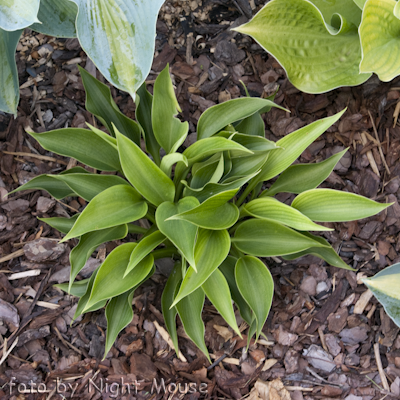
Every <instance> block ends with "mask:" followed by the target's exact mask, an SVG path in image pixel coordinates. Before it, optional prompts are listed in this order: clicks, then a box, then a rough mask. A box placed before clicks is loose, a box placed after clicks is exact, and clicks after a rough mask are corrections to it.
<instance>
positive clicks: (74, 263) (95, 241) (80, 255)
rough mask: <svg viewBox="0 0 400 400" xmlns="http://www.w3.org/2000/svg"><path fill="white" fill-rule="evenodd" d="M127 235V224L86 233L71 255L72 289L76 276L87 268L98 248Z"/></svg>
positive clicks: (70, 280) (70, 279)
mask: <svg viewBox="0 0 400 400" xmlns="http://www.w3.org/2000/svg"><path fill="white" fill-rule="evenodd" d="M127 234H128V227H127V225H126V224H125V225H119V226H114V227H112V228H107V229H102V230H100V231H94V232H89V233H85V234H84V235H82V236H81V238H80V240H79V243H78V245H77V246H75V247H74V248H73V249H72V250H71V253H70V255H69V262H70V264H71V272H70V278H69V282H70V287H71V285H72V282H73V281H74V279H75V278H76V276H77V275H78V274H79V272H80V271H81V269H82V268H83V267H84V266H85V264H86V261H87V260H88V259H89V257H90V256H91V255H92V253H93V252H94V251H95V250H96V249H97V247H99V246H100V245H101V244H103V243H106V242H111V241H113V240H118V239H123V238H124V237H125V236H126V235H127Z"/></svg>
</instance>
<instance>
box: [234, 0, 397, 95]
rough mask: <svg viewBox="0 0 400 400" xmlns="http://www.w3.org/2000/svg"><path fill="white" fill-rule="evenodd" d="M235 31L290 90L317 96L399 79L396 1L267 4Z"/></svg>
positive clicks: (275, 0) (297, 0) (314, 0)
mask: <svg viewBox="0 0 400 400" xmlns="http://www.w3.org/2000/svg"><path fill="white" fill-rule="evenodd" d="M236 30H237V31H239V32H242V33H245V34H248V35H250V36H252V37H253V38H254V39H255V40H256V41H257V42H258V43H259V44H260V45H261V46H262V47H263V48H264V49H265V50H266V51H268V52H269V53H271V54H272V55H273V56H274V57H275V58H276V59H277V60H278V61H279V62H280V64H281V65H282V67H283V68H284V69H285V70H286V72H287V75H288V78H289V80H290V81H291V82H292V83H293V85H294V86H296V87H297V88H299V89H300V90H302V91H304V92H308V93H322V92H326V91H329V90H332V89H334V88H337V87H339V86H355V85H359V84H360V83H363V82H365V81H366V80H367V79H368V78H369V77H370V76H371V73H373V72H374V73H376V74H377V75H378V77H379V79H381V80H382V81H385V82H387V81H390V80H392V79H393V78H394V77H396V76H398V75H400V6H399V2H397V1H396V0H367V1H365V0H335V1H327V0H272V1H270V2H268V3H267V4H266V5H265V6H264V7H263V8H262V9H261V10H260V12H259V13H258V14H257V15H256V16H255V17H254V18H253V19H252V20H251V21H250V22H248V23H247V24H245V25H242V26H240V27H239V28H236Z"/></svg>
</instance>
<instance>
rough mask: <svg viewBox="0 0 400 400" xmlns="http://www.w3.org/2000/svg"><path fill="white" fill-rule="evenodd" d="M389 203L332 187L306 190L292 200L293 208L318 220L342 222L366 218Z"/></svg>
mask: <svg viewBox="0 0 400 400" xmlns="http://www.w3.org/2000/svg"><path fill="white" fill-rule="evenodd" d="M390 205H391V204H382V203H378V202H376V201H374V200H370V199H367V198H366V197H363V196H359V195H358V194H354V193H348V192H341V191H339V190H333V189H312V190H307V191H306V192H303V193H301V194H299V195H298V196H297V197H296V198H295V199H294V200H293V202H292V207H293V208H296V209H297V210H299V211H300V212H301V213H302V214H304V215H306V216H307V217H308V218H310V219H312V220H313V221H318V222H344V221H354V220H357V219H362V218H367V217H371V216H372V215H375V214H378V213H380V212H381V211H383V210H384V209H385V208H387V207H389V206H390Z"/></svg>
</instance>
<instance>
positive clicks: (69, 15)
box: [30, 0, 78, 38]
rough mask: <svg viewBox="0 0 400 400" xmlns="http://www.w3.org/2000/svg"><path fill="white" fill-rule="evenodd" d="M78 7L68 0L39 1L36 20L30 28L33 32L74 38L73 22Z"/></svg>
mask: <svg viewBox="0 0 400 400" xmlns="http://www.w3.org/2000/svg"><path fill="white" fill-rule="evenodd" d="M77 13H78V7H77V6H76V4H74V3H73V2H72V1H69V0H57V1H54V0H40V7H39V13H38V19H39V21H40V22H41V23H40V24H39V23H36V24H33V25H31V26H30V28H31V29H33V30H34V31H37V32H40V33H43V34H45V35H49V36H57V37H63V38H73V37H76V29H75V20H76V15H77Z"/></svg>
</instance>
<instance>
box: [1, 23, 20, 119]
mask: <svg viewBox="0 0 400 400" xmlns="http://www.w3.org/2000/svg"><path fill="white" fill-rule="evenodd" d="M21 33H22V30H18V31H15V32H7V31H5V30H3V29H1V28H0V54H1V57H0V83H1V90H0V110H2V111H5V112H8V113H10V114H14V115H15V116H16V114H17V105H18V103H19V84H18V72H17V65H16V64H15V51H16V50H17V44H18V40H19V38H20V36H21Z"/></svg>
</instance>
